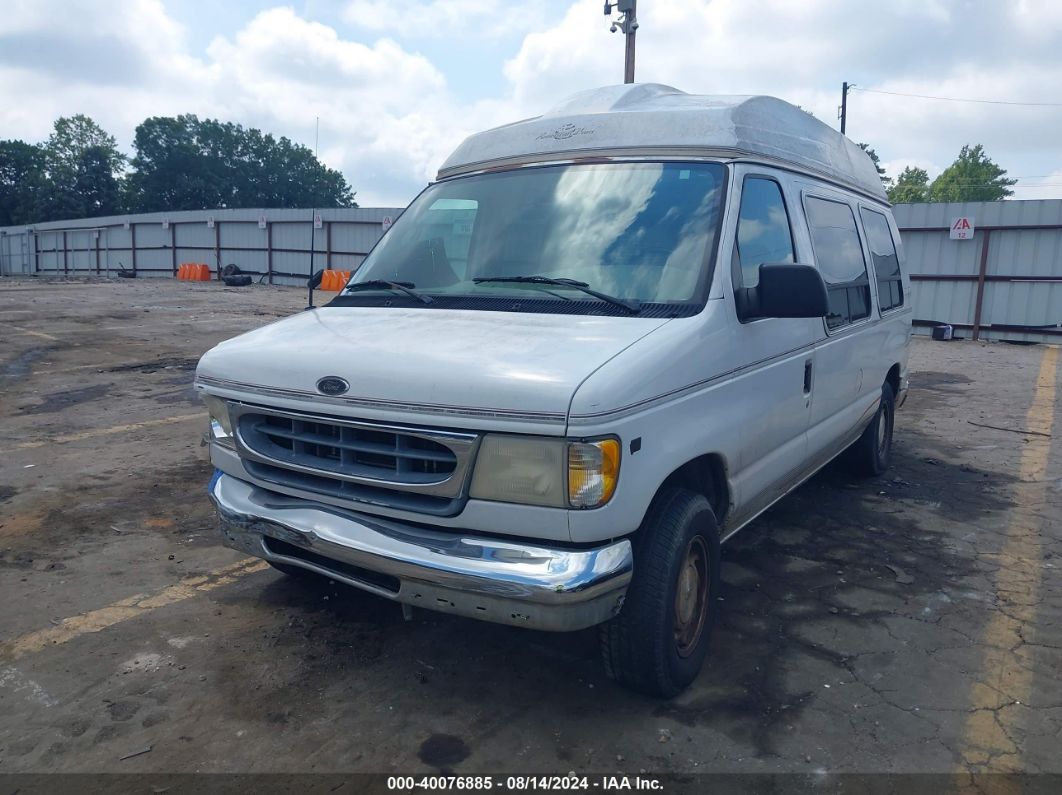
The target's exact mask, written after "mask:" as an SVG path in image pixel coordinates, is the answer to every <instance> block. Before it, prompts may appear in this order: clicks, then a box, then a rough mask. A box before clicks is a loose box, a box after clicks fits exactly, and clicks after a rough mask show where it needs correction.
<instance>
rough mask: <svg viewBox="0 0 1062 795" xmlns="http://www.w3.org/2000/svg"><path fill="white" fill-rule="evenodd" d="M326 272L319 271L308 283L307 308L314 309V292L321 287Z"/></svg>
mask: <svg viewBox="0 0 1062 795" xmlns="http://www.w3.org/2000/svg"><path fill="white" fill-rule="evenodd" d="M323 279H324V271H317V272H316V273H315V274H313V275H312V276H311V277H310V278H309V279H308V280H307V282H306V308H307V309H313V308H314V307H313V291H314V290H316V289H317V288H318V287H320V286H321V282H322V280H323Z"/></svg>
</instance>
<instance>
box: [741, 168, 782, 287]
mask: <svg viewBox="0 0 1062 795" xmlns="http://www.w3.org/2000/svg"><path fill="white" fill-rule="evenodd" d="M734 260H735V263H736V267H735V268H734V287H755V286H756V285H757V284H759V283H760V265H762V264H763V263H765V262H792V261H793V235H792V233H791V232H790V230H789V214H788V213H787V212H786V209H785V200H784V199H783V198H782V189H781V188H780V187H779V186H778V183H777V182H775V181H774V180H773V179H765V178H763V177H748V178H746V179H745V182H744V185H743V186H742V188H741V210H740V212H739V213H738V226H737V244H736V245H735V247H734ZM739 277H740V282H739V281H738V278H739Z"/></svg>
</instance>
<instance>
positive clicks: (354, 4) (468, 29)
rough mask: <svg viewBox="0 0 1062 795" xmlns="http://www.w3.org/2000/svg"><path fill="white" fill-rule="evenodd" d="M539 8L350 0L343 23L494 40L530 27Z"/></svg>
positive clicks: (490, 1) (494, 2)
mask: <svg viewBox="0 0 1062 795" xmlns="http://www.w3.org/2000/svg"><path fill="white" fill-rule="evenodd" d="M541 5H542V3H541V2H535V1H534V0H533V1H532V2H530V3H529V2H526V1H524V0H522V1H521V2H513V1H512V0H350V2H348V3H347V4H346V6H345V8H344V9H343V19H344V20H345V21H346V22H347V23H349V24H351V25H353V26H355V27H360V28H365V29H367V30H373V31H386V32H389V33H393V34H396V35H404V36H413V37H443V36H447V37H458V38H468V37H472V38H476V37H478V38H495V37H498V36H505V35H508V34H511V33H514V32H517V31H521V30H525V29H527V28H528V27H529V26H531V25H533V24H534V20H535V18H536V16H537V12H538V11H539V10H540V9H539V7H540V6H541Z"/></svg>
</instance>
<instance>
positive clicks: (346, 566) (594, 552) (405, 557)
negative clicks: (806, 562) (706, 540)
mask: <svg viewBox="0 0 1062 795" xmlns="http://www.w3.org/2000/svg"><path fill="white" fill-rule="evenodd" d="M210 496H211V498H212V499H213V500H214V504H215V505H216V506H217V510H218V517H219V519H220V522H221V532H222V536H223V542H224V544H225V545H226V546H229V547H232V548H233V549H238V550H240V551H242V552H246V553H248V554H250V555H255V556H257V557H260V558H264V559H265V560H270V561H274V562H277V563H285V564H288V565H291V566H299V567H302V568H305V569H309V570H311V571H315V572H317V573H319V574H322V575H325V576H327V577H329V578H331V579H334V580H337V581H339V582H344V583H347V584H348V585H352V586H354V587H356V588H361V589H363V590H366V591H370V592H372V593H375V594H378V595H380V596H383V597H386V598H388V599H393V600H395V601H398V602H403V603H405V604H409V605H415V606H417V607H426V608H428V609H430V610H438V611H441V612H444V613H455V614H457V615H462V616H468V617H470V618H479V619H482V620H485V621H495V622H498V623H501V624H512V625H516V626H522V627H530V628H533V629H544V630H553V631H569V630H576V629H584V628H586V627H590V626H593V625H594V624H600V623H601V622H603V621H607V620H608V619H609V618H611V617H612V616H614V615H615V614H616V613H617V612H619V609H620V607H621V605H622V604H623V597H624V594H625V593H626V591H627V584H628V583H629V582H630V579H631V570H632V565H633V557H632V554H631V544H630V542H629V541H627V540H625V539H624V540H621V541H616V542H613V543H611V544H607V545H605V546H602V547H596V548H594V549H560V548H552V547H543V546H539V545H537V544H531V543H525V542H519V543H517V542H510V541H502V540H497V539H494V538H490V539H487V538H481V537H475V536H464V535H460V534H459V533H454V532H441V531H436V530H427V529H424V528H421V527H418V526H415V525H410V524H406V523H404V522H398V521H394V520H390V519H382V518H379V517H369V516H366V515H364V514H358V513H354V512H351V511H344V510H341V509H338V508H334V507H332V506H329V505H323V504H320V503H315V502H309V501H307V500H300V499H295V498H293V497H288V496H286V495H283V494H277V493H276V492H272V491H267V490H265V489H262V488H259V487H258V486H254V485H252V484H250V483H247V482H245V481H242V480H239V479H238V478H234V477H232V476H231V475H224V474H219V475H218V477H217V478H216V480H215V482H214V483H213V485H212V487H211V489H210ZM277 542H279V543H277Z"/></svg>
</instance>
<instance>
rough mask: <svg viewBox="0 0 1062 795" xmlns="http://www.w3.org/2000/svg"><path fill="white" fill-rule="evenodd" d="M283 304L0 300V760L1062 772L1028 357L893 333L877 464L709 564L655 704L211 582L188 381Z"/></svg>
mask: <svg viewBox="0 0 1062 795" xmlns="http://www.w3.org/2000/svg"><path fill="white" fill-rule="evenodd" d="M303 302H304V294H303V292H302V291H301V290H296V289H285V288H266V287H260V288H251V289H245V290H236V289H221V288H219V287H217V286H216V285H213V284H206V285H199V284H185V283H174V282H169V281H167V280H150V281H144V280H140V281H136V282H123V283H114V282H109V283H108V282H84V283H46V282H43V281H37V280H25V281H12V280H5V281H4V283H3V285H0V322H3V323H4V324H8V323H11V324H17V325H18V327H19V328H21V329H24V330H29V331H18V330H12V331H11V333H9V334H5V341H6V345H5V347H4V349H3V351H2V353H0V357H2V358H0V380H2V381H3V388H4V394H5V397H6V400H5V401H4V403H3V405H2V406H0V412H2V416H3V426H4V429H5V432H4V433H3V440H2V441H0V449H2V451H3V455H2V456H0V598H2V603H3V604H4V605H5V606H6V607H7V609H6V610H4V611H0V772H3V773H10V772H53V771H61V772H73V771H90V772H173V771H214V772H236V771H240V772H276V771H279V772H286V773H291V772H300V771H314V772H340V771H346V772H351V771H371V772H381V773H403V774H405V773H411V772H433V771H439V770H451V771H455V772H460V773H475V772H485V771H491V772H498V771H520V772H536V773H545V772H552V773H557V772H560V773H563V772H567V771H569V770H573V771H577V772H619V771H628V772H637V771H639V770H646V771H652V772H655V773H668V772H672V773H690V772H705V771H712V772H731V773H747V772H758V773H788V772H799V773H817V772H822V771H829V772H833V773H872V772H896V773H952V772H955V771H970V772H982V771H1023V772H1052V773H1059V772H1062V754H1060V753H1059V749H1060V748H1062V676H1060V672H1062V510H1060V507H1062V455H1060V451H1062V442H1060V441H1059V437H1060V436H1062V423H1060V422H1058V421H1057V420H1058V418H1059V413H1060V411H1062V401H1060V400H1059V398H1058V395H1057V390H1056V389H1055V387H1056V386H1057V384H1058V380H1059V379H1060V378H1062V368H1058V369H1055V370H1053V371H1052V378H1053V379H1054V382H1053V383H1052V384H1050V385H1047V386H1044V384H1043V380H1044V379H1043V376H1044V374H1043V369H1044V367H1043V363H1044V359H1045V356H1047V355H1048V354H1047V353H1046V352H1047V350H1048V349H1047V348H1046V347H1045V346H1014V345H1006V344H1000V343H973V342H961V341H957V342H950V343H943V342H931V341H929V340H927V339H925V338H916V339H915V340H914V342H913V344H912V355H911V393H910V397H909V399H908V401H907V404H906V405H905V406H904V407H903V408H902V409H901V410H900V411H899V412H898V414H897V422H896V443H895V451H894V462H893V466H892V468H891V470H890V471H889V472H888V473H887V474H886V475H885V476H884V477H882V478H878V479H873V480H857V479H853V478H852V477H850V476H849V473H847V472H846V471H845V468H844V466H843V464H840V463H834V464H831V465H830V466H829V467H827V468H826V469H825V470H824V471H823V472H821V473H820V474H819V475H817V476H816V477H815V478H813V479H812V480H810V481H809V482H808V483H806V484H805V485H804V486H802V487H801V488H800V489H798V490H797V491H795V492H794V493H793V494H791V495H790V496H788V497H787V498H785V499H784V500H783V501H781V502H780V503H779V504H777V505H776V506H775V507H774V508H772V509H771V510H770V511H769V512H768V513H767V514H765V515H764V516H762V517H761V518H760V519H758V520H757V521H756V522H754V523H753V524H752V525H750V526H749V527H748V528H746V529H745V530H744V531H743V532H742V533H741V534H739V535H738V536H737V537H736V538H735V539H733V540H732V541H731V542H730V543H729V544H728V545H727V546H726V547H725V548H724V552H723V561H724V569H723V573H724V585H723V589H722V600H721V602H720V603H719V605H718V608H719V610H720V613H719V616H720V622H719V625H718V626H717V629H716V633H715V636H714V638H713V648H712V651H711V653H710V655H709V659H708V663H707V664H706V666H705V669H704V671H703V672H702V674H701V676H700V678H699V679H698V680H697V682H696V683H695V684H694V685H693V687H691V688H690V689H689V691H688V692H686V693H685V694H683V695H682V696H681V697H679V698H677V699H675V700H674V701H671V702H660V701H654V700H651V699H648V698H644V697H641V696H637V695H633V694H631V693H628V692H626V691H623V690H621V689H619V688H617V687H615V686H613V685H612V684H611V683H609V682H608V681H607V680H606V679H605V678H604V676H603V674H602V671H601V667H600V664H599V661H598V657H597V636H596V633H595V632H593V631H589V632H582V633H575V634H571V635H550V634H545V633H534V632H528V631H522V630H519V629H513V628H508V627H501V626H493V625H488V624H482V623H477V622H473V621H468V620H462V619H457V618H451V617H446V616H442V615H437V614H433V613H429V612H424V611H417V612H416V613H415V616H414V620H413V621H411V622H406V621H403V619H402V615H401V611H400V609H399V608H398V606H396V605H394V604H392V603H389V602H386V601H383V600H380V599H378V598H376V597H373V596H370V595H367V594H363V593H360V592H357V591H353V590H350V589H347V588H345V587H342V586H336V585H333V584H329V583H328V582H327V581H317V582H314V581H298V580H294V579H290V578H286V577H284V576H283V575H280V574H279V573H276V572H273V571H271V570H258V569H253V570H252V569H248V570H247V571H241V573H240V576H233V577H220V578H219V577H217V576H216V574H217V571H218V570H219V569H225V567H232V566H234V564H237V563H238V562H239V561H240V556H239V555H237V554H236V553H234V552H232V551H231V550H226V549H224V548H222V547H220V545H219V544H218V542H217V539H216V537H215V535H214V530H213V518H212V514H211V509H210V506H209V503H208V501H207V498H206V495H205V484H206V482H207V479H208V477H209V474H210V469H209V466H208V465H207V463H206V460H205V455H204V454H203V452H202V450H201V449H200V448H199V446H198V443H199V436H200V434H201V432H202V430H203V425H204V422H205V420H204V418H203V412H202V409H201V407H200V405H199V403H198V401H197V400H196V399H195V397H194V395H193V393H192V391H191V378H192V368H193V367H194V363H195V360H196V359H197V358H198V356H199V355H200V354H201V353H202V352H204V351H205V350H206V349H208V348H209V347H211V346H212V345H213V344H215V343H216V342H218V341H219V340H221V339H224V338H227V337H230V336H233V335H234V334H236V333H239V332H240V331H243V330H245V329H249V328H253V327H255V326H258V325H261V324H263V323H265V322H268V321H270V320H272V319H274V318H275V317H278V316H281V315H284V314H287V313H290V312H292V311H297V310H298V309H299V308H300V307H301V306H302V304H303ZM12 328H13V326H12ZM30 332H33V333H30ZM1052 355H1057V351H1056V352H1055V354H1052ZM1038 378H1039V379H1040V380H1041V385H1040V386H1039V388H1038V384H1037V381H1038ZM1045 390H1046V392H1045ZM1048 392H1049V395H1048V396H1046V397H1045V395H1046V394H1047V393H1048ZM1038 395H1039V399H1038V398H1037V396H1038ZM1037 400H1039V402H1037ZM1052 421H1053V428H1052V430H1051V431H1050V433H1051V434H1052V436H1050V437H1045V436H1038V435H1035V434H1025V433H1021V432H1012V431H1006V430H996V429H991V428H984V427H979V426H977V425H972V424H971V422H974V423H981V424H991V425H995V426H999V427H1002V428H1009V429H1012V430H1013V431H1023V430H1033V429H1032V428H1030V427H1029V423H1030V422H1038V423H1041V424H1043V423H1047V426H1048V427H1051V424H1052ZM115 429H119V430H115ZM42 441H44V442H47V443H45V444H41V442H42ZM211 573H214V575H215V576H213V577H211V576H209V575H211ZM203 582H205V583H207V585H199V583H203ZM181 583H184V585H181ZM189 583H190V584H189ZM157 593H165V594H168V595H169V596H167V598H166V599H160V598H155V599H154V601H152V599H150V598H149V599H147V600H145V599H144V598H143V597H144V595H145V594H147V595H150V594H157ZM133 597H138V598H139V599H140V601H135V600H134V601H132V602H128V600H131V599H133ZM123 600H126V601H125V602H123ZM126 602H128V604H126ZM116 604H126V607H124V608H122V609H120V610H116V609H115V608H114V607H113V606H114V605H116ZM130 605H132V606H130ZM149 608H150V609H149ZM90 611H95V612H92V615H91V616H90V617H89V618H84V617H81V618H78V617H79V616H82V614H85V613H89V612H90ZM108 611H109V612H108ZM138 611H139V612H138ZM43 630H48V632H47V633H46V634H45V635H37V636H35V637H38V638H45V639H46V640H45V641H42V642H40V643H39V644H38V645H37V646H34V647H33V648H32V649H28V650H22V651H17V653H16V650H18V649H20V648H21V647H19V646H17V643H18V641H19V639H21V638H25V637H27V636H30V635H31V634H32V633H41V632H42V631H43ZM48 639H50V640H48ZM56 639H58V641H56ZM13 644H14V645H13ZM27 648H28V647H27ZM147 746H151V749H152V750H151V751H150V752H147V753H141V754H140V755H138V756H134V757H131V758H127V759H122V760H120V757H123V756H126V755H128V754H130V753H132V752H134V751H138V750H140V749H142V748H144V747H147Z"/></svg>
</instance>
